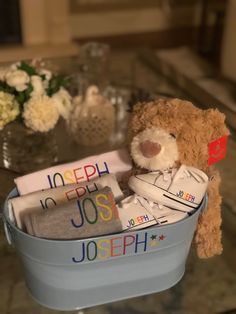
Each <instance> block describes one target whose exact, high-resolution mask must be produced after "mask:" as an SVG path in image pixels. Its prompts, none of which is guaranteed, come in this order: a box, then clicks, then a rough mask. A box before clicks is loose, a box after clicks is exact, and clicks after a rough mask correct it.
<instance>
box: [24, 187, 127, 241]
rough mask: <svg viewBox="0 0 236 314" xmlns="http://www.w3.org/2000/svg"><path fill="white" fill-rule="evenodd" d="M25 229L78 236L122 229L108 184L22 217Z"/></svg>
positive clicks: (45, 234)
mask: <svg viewBox="0 0 236 314" xmlns="http://www.w3.org/2000/svg"><path fill="white" fill-rule="evenodd" d="M23 223H24V225H25V229H26V232H27V233H29V234H31V235H34V236H37V237H41V238H50V239H79V238H87V237H92V236H99V235H105V234H110V233H116V232H119V231H122V225H121V221H120V219H119V215H118V211H117V208H116V205H115V199H114V196H113V194H112V191H111V189H110V188H109V187H105V188H103V189H102V190H100V191H96V192H93V193H91V194H89V195H86V196H85V197H83V198H81V199H79V200H74V201H70V202H67V203H65V204H61V205H58V206H54V207H53V208H51V209H49V210H45V211H42V210H36V211H33V212H31V213H29V214H25V215H24V216H23Z"/></svg>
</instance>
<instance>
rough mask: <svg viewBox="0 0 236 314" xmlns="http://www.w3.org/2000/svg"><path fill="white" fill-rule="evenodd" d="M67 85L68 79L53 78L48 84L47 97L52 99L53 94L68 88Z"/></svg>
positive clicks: (59, 76)
mask: <svg viewBox="0 0 236 314" xmlns="http://www.w3.org/2000/svg"><path fill="white" fill-rule="evenodd" d="M67 85H68V78H66V77H64V76H63V75H57V76H53V77H52V78H51V80H50V81H49V84H48V88H47V95H48V96H49V97H51V96H52V95H53V94H55V93H56V92H58V91H59V89H60V88H61V87H66V86H67Z"/></svg>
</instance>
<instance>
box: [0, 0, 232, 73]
mask: <svg viewBox="0 0 236 314" xmlns="http://www.w3.org/2000/svg"><path fill="white" fill-rule="evenodd" d="M235 23H236V1H235V0H228V1H226V0H224V1H223V0H145V1H143V0H8V1H0V61H12V60H14V59H16V60H17V59H22V58H23V59H24V58H32V57H34V56H36V55H40V56H41V57H46V56H47V57H52V56H54V57H57V56H65V55H73V54H76V53H77V52H78V43H83V42H85V41H88V40H96V41H106V42H108V43H109V44H111V45H112V46H116V47H124V46H126V47H128V46H130V47H133V46H134V45H139V46H142V45H143V46H144V45H148V46H151V47H156V48H159V47H160V48H165V47H175V46H180V45H188V46H191V47H194V49H196V50H197V51H198V52H199V53H200V54H202V55H204V56H206V57H208V58H209V59H210V61H214V62H218V64H220V65H221V67H222V71H223V73H224V74H225V75H228V76H229V77H230V78H233V79H234V78H235V75H234V72H236V71H235V68H236V62H235V61H234V56H235V52H236V40H235V39H234V38H235V36H234V26H235V25H234V24H235ZM222 34H224V35H222ZM222 38H223V41H222ZM222 43H223V44H222Z"/></svg>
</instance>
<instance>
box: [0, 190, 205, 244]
mask: <svg viewBox="0 0 236 314" xmlns="http://www.w3.org/2000/svg"><path fill="white" fill-rule="evenodd" d="M16 194H18V191H17V188H14V189H12V190H11V191H10V192H9V193H8V195H7V197H6V199H5V202H4V207H3V214H2V219H3V222H4V224H7V225H10V227H11V228H13V229H14V230H15V232H17V233H19V234H20V235H21V236H23V237H26V238H28V239H31V240H33V241H39V242H48V243H49V242H53V243H55V244H56V243H58V244H59V243H61V242H64V243H76V242H80V241H84V240H89V239H93V240H99V239H103V238H107V237H108V236H113V235H116V234H123V233H124V234H125V233H128V234H130V235H131V234H132V233H137V232H138V231H143V230H146V229H148V230H151V229H154V228H157V227H158V229H160V230H163V229H165V228H167V227H171V226H172V225H175V226H176V225H181V224H185V223H186V221H187V220H190V219H191V220H192V219H193V218H194V217H195V216H196V215H199V214H200V213H201V212H203V211H204V209H205V208H206V206H207V203H208V195H207V194H205V196H204V198H203V200H202V202H201V204H200V205H199V207H198V208H197V209H196V210H195V212H194V213H193V214H191V215H189V216H188V217H186V218H184V219H182V220H179V221H177V222H175V223H170V224H168V225H161V226H160V225H153V226H150V227H147V228H144V229H139V230H134V231H123V232H117V233H112V234H106V235H101V236H94V237H93V236H92V237H86V238H79V239H47V238H39V237H36V236H32V235H30V234H28V233H26V232H24V231H23V230H21V229H19V228H18V227H17V226H16V225H15V224H14V223H13V222H12V221H11V219H10V217H9V215H8V214H7V212H8V200H9V199H11V198H13V197H14V196H16Z"/></svg>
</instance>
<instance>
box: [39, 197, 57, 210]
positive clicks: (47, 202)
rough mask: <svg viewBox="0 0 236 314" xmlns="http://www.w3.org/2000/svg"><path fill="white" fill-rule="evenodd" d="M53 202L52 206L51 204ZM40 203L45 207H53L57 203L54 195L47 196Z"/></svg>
mask: <svg viewBox="0 0 236 314" xmlns="http://www.w3.org/2000/svg"><path fill="white" fill-rule="evenodd" d="M50 203H51V206H50V205H49V204H50ZM40 204H41V205H42V208H43V209H48V208H50V207H53V206H55V205H57V203H56V201H55V200H54V199H53V198H52V197H47V198H45V200H44V201H43V200H40Z"/></svg>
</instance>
